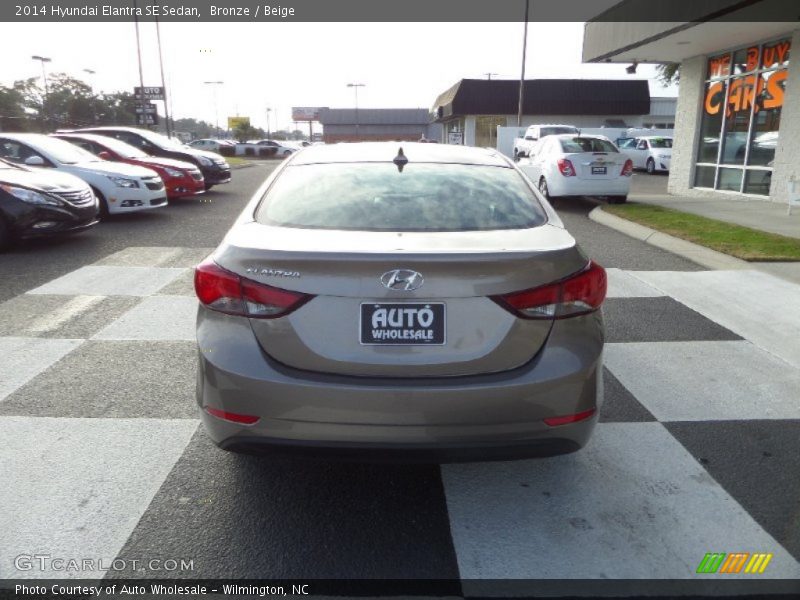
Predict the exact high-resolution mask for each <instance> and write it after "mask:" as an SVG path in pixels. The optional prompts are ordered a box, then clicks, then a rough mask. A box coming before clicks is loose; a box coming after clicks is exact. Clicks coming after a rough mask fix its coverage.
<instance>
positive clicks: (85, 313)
mask: <svg viewBox="0 0 800 600" xmlns="http://www.w3.org/2000/svg"><path fill="white" fill-rule="evenodd" d="M140 301H141V299H140V298H136V297H132V296H62V295H50V294H22V295H20V296H15V297H14V298H11V299H10V300H7V301H6V302H3V303H2V304H0V336H25V337H49V338H81V339H86V338H89V337H91V336H93V335H94V334H95V333H97V332H98V331H100V330H101V329H102V328H103V327H105V326H106V325H108V323H110V322H112V321H114V320H115V319H117V318H118V317H120V316H121V315H122V314H123V313H125V312H127V311H128V310H130V309H131V308H133V307H134V306H135V305H136V304H137V303H138V302H140Z"/></svg>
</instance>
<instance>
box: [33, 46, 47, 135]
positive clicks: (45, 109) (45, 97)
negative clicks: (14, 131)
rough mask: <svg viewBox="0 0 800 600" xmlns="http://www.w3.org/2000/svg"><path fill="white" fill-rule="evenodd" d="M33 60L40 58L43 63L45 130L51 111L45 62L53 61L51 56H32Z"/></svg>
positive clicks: (43, 123) (43, 118)
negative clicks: (49, 109) (49, 108)
mask: <svg viewBox="0 0 800 600" xmlns="http://www.w3.org/2000/svg"><path fill="white" fill-rule="evenodd" d="M31 58H32V59H33V60H38V61H39V62H40V63H41V64H42V81H43V83H44V98H43V99H42V130H43V131H44V129H45V125H46V123H47V121H48V120H49V112H48V105H49V104H50V103H49V101H48V100H49V99H50V90H49V89H48V87H47V72H46V71H45V69H44V63H49V62H51V61H52V59H51V58H47V57H46V56H31Z"/></svg>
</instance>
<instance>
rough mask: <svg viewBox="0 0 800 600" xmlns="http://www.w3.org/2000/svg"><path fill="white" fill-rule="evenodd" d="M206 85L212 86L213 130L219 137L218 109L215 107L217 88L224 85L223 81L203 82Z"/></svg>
mask: <svg viewBox="0 0 800 600" xmlns="http://www.w3.org/2000/svg"><path fill="white" fill-rule="evenodd" d="M203 83H204V84H206V85H213V86H214V123H215V128H216V130H217V135H219V110H218V109H219V107H218V106H217V87H218V86H220V85H222V84H223V83H225V82H224V81H204V82H203Z"/></svg>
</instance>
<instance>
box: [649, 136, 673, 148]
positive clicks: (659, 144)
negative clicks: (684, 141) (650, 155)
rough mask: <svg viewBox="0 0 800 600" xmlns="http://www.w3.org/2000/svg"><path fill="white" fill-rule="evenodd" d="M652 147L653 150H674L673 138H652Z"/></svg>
mask: <svg viewBox="0 0 800 600" xmlns="http://www.w3.org/2000/svg"><path fill="white" fill-rule="evenodd" d="M650 147H651V148H672V139H671V138H651V139H650Z"/></svg>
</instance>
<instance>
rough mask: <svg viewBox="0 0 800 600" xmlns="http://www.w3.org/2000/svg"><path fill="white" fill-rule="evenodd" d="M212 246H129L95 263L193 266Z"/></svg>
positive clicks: (140, 265)
mask: <svg viewBox="0 0 800 600" xmlns="http://www.w3.org/2000/svg"><path fill="white" fill-rule="evenodd" d="M213 250H214V248H186V247H180V246H176V247H172V246H129V247H127V248H125V249H124V250H120V251H119V252H114V253H113V254H109V255H108V256H106V257H105V258H103V259H101V260H99V261H97V262H96V263H95V264H96V265H106V266H118V267H194V266H195V265H197V264H198V263H200V262H201V261H202V260H203V259H204V258H205V257H206V256H208V255H209V254H211V252H213Z"/></svg>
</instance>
